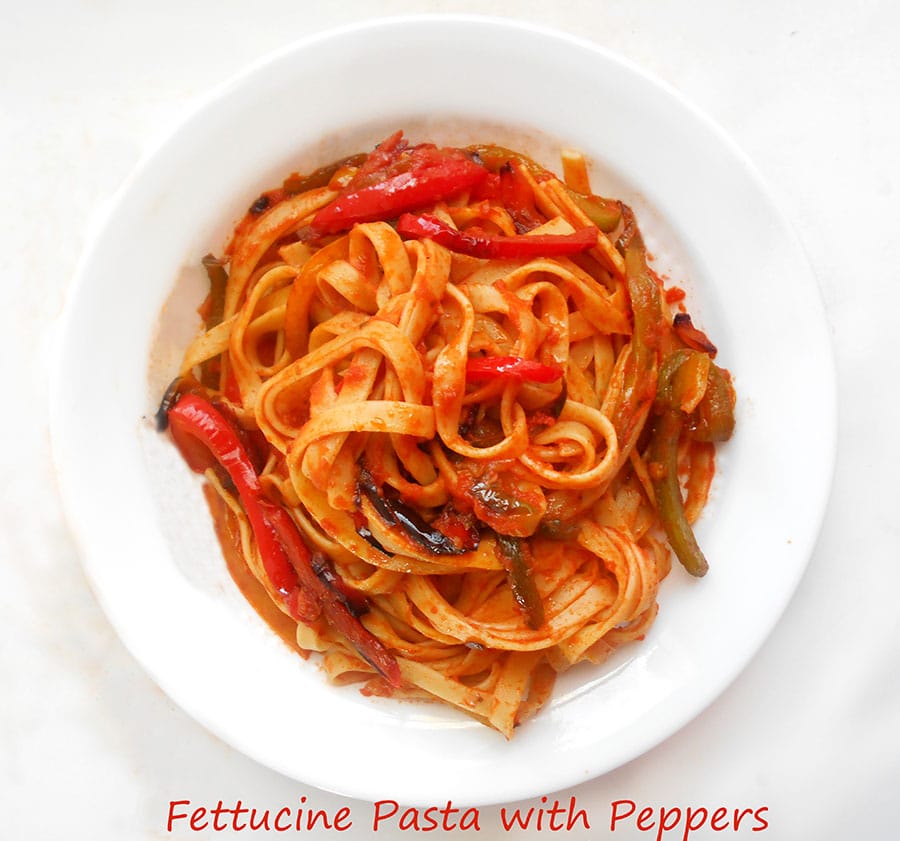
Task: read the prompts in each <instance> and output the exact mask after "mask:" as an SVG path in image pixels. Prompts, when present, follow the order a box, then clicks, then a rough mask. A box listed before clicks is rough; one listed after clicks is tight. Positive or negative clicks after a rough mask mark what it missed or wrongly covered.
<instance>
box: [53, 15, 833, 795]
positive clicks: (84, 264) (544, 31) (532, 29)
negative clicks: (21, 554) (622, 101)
mask: <svg viewBox="0 0 900 841" xmlns="http://www.w3.org/2000/svg"><path fill="white" fill-rule="evenodd" d="M442 23H455V24H477V25H479V26H485V25H487V26H494V27H500V28H503V29H510V28H511V29H517V30H520V31H523V32H527V33H530V34H531V35H533V36H537V37H539V38H550V39H553V40H558V41H559V40H561V41H564V42H567V43H569V44H570V45H573V46H576V47H578V48H580V49H583V50H586V51H588V52H591V53H594V54H596V55H599V56H601V57H602V58H603V59H604V60H606V61H609V62H611V63H613V64H616V65H618V66H620V67H621V68H623V69H625V70H626V71H628V72H629V73H631V74H633V75H635V76H637V77H639V78H640V79H641V80H642V82H645V83H648V84H650V85H652V86H654V87H656V88H658V89H660V90H661V91H662V92H664V93H665V94H666V95H667V96H668V97H669V98H672V99H673V100H674V101H675V102H676V103H677V104H678V106H679V107H680V108H682V109H685V110H686V111H687V112H689V113H690V114H691V116H692V118H693V119H695V120H697V121H698V122H699V123H701V124H702V125H704V126H705V128H706V129H707V130H708V131H711V132H712V133H713V134H714V135H715V138H716V140H717V141H718V143H720V144H722V145H724V146H725V147H726V148H727V150H728V152H729V154H730V155H731V156H732V157H733V158H734V159H735V160H736V161H737V162H739V163H740V165H741V167H742V168H743V170H744V172H745V173H746V174H747V175H748V176H749V177H750V179H751V181H752V183H753V185H754V187H755V188H756V190H758V191H759V193H760V195H761V196H762V197H763V199H764V200H765V203H766V205H767V206H768V207H769V209H770V210H771V211H772V212H773V214H774V217H775V219H776V221H777V227H778V228H779V230H780V231H781V233H782V234H784V235H785V236H786V237H787V239H788V241H789V245H790V246H791V247H792V248H794V249H796V250H797V252H798V255H799V256H800V258H801V259H802V263H803V265H804V267H805V269H806V275H807V278H806V279H807V281H808V286H809V289H808V290H807V291H812V292H813V293H814V296H815V299H816V305H817V310H818V312H817V313H816V315H817V316H818V318H817V320H818V321H819V323H820V327H825V328H826V330H824V331H823V336H822V338H824V340H825V342H824V346H825V348H826V349H827V351H828V353H827V359H826V360H825V367H827V369H828V371H827V376H826V377H825V379H826V380H827V383H828V386H829V393H828V394H826V395H823V400H822V405H824V406H826V407H827V409H826V410H824V411H823V412H822V421H823V423H822V428H821V430H820V432H821V433H822V437H823V439H825V440H827V441H828V442H829V443H828V446H827V447H826V448H825V449H826V450H827V452H825V453H824V455H825V457H826V459H827V464H826V469H825V474H826V475H827V480H826V481H823V482H822V484H821V486H820V488H819V499H818V500H817V502H816V504H815V505H814V506H813V507H814V508H815V510H816V512H817V517H816V518H815V519H814V521H811V522H810V523H808V524H807V527H806V529H805V535H804V537H805V538H806V544H807V546H806V548H805V550H804V551H803V555H804V558H805V559H804V561H803V563H801V564H798V565H797V567H796V568H795V570H794V572H795V574H794V578H793V581H792V584H791V586H790V587H789V588H786V589H785V591H784V593H783V599H782V602H781V604H780V605H779V606H778V607H777V609H776V610H775V612H774V615H775V619H774V620H773V621H772V622H770V623H769V625H768V627H767V629H766V630H765V632H764V633H762V634H761V635H759V637H758V638H757V639H756V641H755V644H754V645H753V646H752V647H751V648H752V650H750V651H749V653H748V654H747V656H746V657H744V658H739V659H740V662H738V663H735V664H733V667H732V668H731V669H730V670H729V672H728V674H727V675H726V676H725V677H724V678H720V679H719V680H718V681H717V682H716V686H715V687H714V689H713V691H711V692H709V693H707V695H706V697H705V700H704V701H703V702H702V703H699V704H696V705H695V708H694V709H693V710H692V711H689V712H687V713H686V714H684V715H682V716H681V717H679V718H677V719H676V720H675V722H672V721H669V722H668V723H667V724H666V725H665V726H662V727H660V728H659V730H660V732H659V733H655V734H654V735H653V736H651V737H650V738H648V739H647V740H645V741H646V744H644V745H643V746H642V747H641V748H640V749H639V750H638V751H636V752H634V753H633V754H632V755H631V756H630V757H629V759H626V760H624V761H625V762H627V761H631V760H632V759H635V758H637V757H638V756H640V755H642V754H643V753H645V752H647V751H649V750H651V749H653V748H654V747H656V746H657V745H659V744H660V743H661V742H662V741H664V740H665V739H667V738H668V737H670V736H671V735H673V734H674V733H676V732H678V731H679V730H680V729H682V728H683V727H684V726H685V725H686V724H687V723H688V722H690V721H691V720H693V719H694V718H696V717H697V716H699V715H701V714H702V713H703V711H704V710H706V709H707V708H708V707H709V705H710V704H711V703H713V701H715V699H716V698H717V697H718V696H719V695H720V694H721V693H722V692H724V691H725V690H726V689H727V688H728V687H729V686H730V685H731V684H732V683H733V682H734V680H735V679H736V678H737V677H738V675H739V674H740V673H741V672H742V671H743V670H744V669H745V668H746V667H747V666H748V665H749V663H750V662H751V661H752V659H753V658H754V657H755V656H756V654H757V653H758V651H759V650H760V649H761V648H762V646H763V645H764V644H765V643H766V641H767V640H768V639H769V637H770V636H771V634H772V633H773V631H774V629H775V627H776V626H777V624H778V622H779V620H780V618H781V616H782V615H783V613H784V611H785V609H786V608H787V606H788V604H789V603H790V600H791V599H792V598H793V596H794V594H795V592H796V589H797V586H798V584H799V582H800V580H801V578H802V577H803V575H804V574H805V572H806V570H807V568H808V566H809V563H810V560H811V558H812V556H813V553H814V551H815V543H816V541H817V539H818V536H819V534H820V532H821V528H822V524H823V521H824V517H825V514H826V509H827V503H828V499H829V496H830V493H831V489H832V484H833V477H834V470H835V464H836V457H837V450H836V442H837V421H838V404H837V372H836V366H835V360H834V347H833V343H832V342H831V341H830V337H829V336H828V335H827V318H826V314H825V308H824V304H823V301H822V294H821V289H820V288H819V285H818V282H817V279H816V276H815V273H814V271H813V268H812V265H811V263H810V261H809V259H808V258H807V255H806V253H805V249H804V247H803V243H802V241H801V240H800V238H799V236H798V235H797V233H796V231H795V229H794V227H793V225H792V224H791V222H790V220H789V219H788V217H787V216H786V215H785V214H784V213H783V211H782V209H781V207H780V205H779V203H778V201H776V198H775V195H774V193H773V191H772V190H771V188H770V187H769V185H768V184H767V182H766V181H765V180H764V179H763V178H762V176H761V174H760V173H759V171H758V170H757V168H756V166H755V165H754V164H753V162H752V161H751V160H750V158H749V157H748V156H747V155H746V154H745V153H744V151H743V150H742V149H741V148H740V147H739V145H738V144H737V143H736V142H735V141H734V140H733V138H732V137H731V136H730V135H729V134H727V133H726V132H725V131H724V130H723V129H722V127H721V126H720V125H719V124H718V123H717V122H715V121H714V120H713V119H712V118H711V117H710V116H709V115H708V114H707V113H706V112H704V111H702V110H701V109H699V108H698V107H696V106H695V105H694V104H693V103H692V102H691V101H690V100H688V99H687V98H686V97H685V96H684V95H683V94H682V93H681V92H680V91H678V90H677V89H676V88H674V87H673V86H672V85H670V84H669V83H667V82H666V81H664V80H662V79H660V78H659V77H657V76H655V75H654V74H652V73H650V72H648V71H647V70H646V69H644V68H643V67H640V66H639V65H637V64H636V63H634V62H632V61H631V60H630V59H628V58H625V57H623V56H621V55H619V54H617V53H615V52H613V51H611V50H609V49H608V48H605V47H603V46H600V45H598V44H595V43H593V42H591V41H589V40H586V39H584V38H581V37H580V36H577V35H573V34H571V33H568V32H563V31H559V30H555V29H552V28H549V27H545V26H539V25H536V24H532V23H526V22H522V21H514V20H509V19H504V18H498V17H496V16H488V15H473V14H464V15H460V14H450V15H445V14H424V15H398V16H388V17H379V18H373V19H369V20H364V21H359V22H355V23H352V24H348V25H345V26H340V27H334V28H330V29H327V30H324V31H322V32H318V33H314V34H312V35H310V36H307V37H305V38H302V39H299V40H297V41H294V42H292V43H290V44H287V45H284V46H282V47H281V48H279V49H277V50H274V51H272V52H270V53H268V54H267V55H265V56H262V57H260V58H258V59H256V60H255V61H253V62H251V63H249V64H248V65H247V66H246V67H244V69H242V70H241V71H239V72H238V73H236V74H234V75H233V76H231V77H230V78H229V79H227V80H225V81H224V82H223V83H221V84H219V85H217V86H216V87H215V88H213V89H212V90H211V91H210V92H209V93H208V94H207V95H205V96H202V97H200V98H199V99H198V100H197V101H196V102H195V103H193V104H192V105H191V107H190V108H189V110H188V113H187V114H186V115H185V116H184V117H182V119H180V120H179V121H177V122H176V124H175V125H174V126H173V127H172V128H171V129H170V130H169V131H167V132H165V134H164V136H163V137H162V138H161V139H160V140H159V141H157V142H155V143H152V144H151V146H150V148H149V149H148V151H147V152H146V153H145V154H144V155H143V156H142V157H141V160H140V161H139V162H138V164H137V165H136V166H135V167H134V168H133V169H132V171H131V173H130V174H129V176H128V177H127V178H126V179H125V180H124V181H123V183H122V185H121V186H120V188H119V189H118V190H117V191H116V193H115V195H114V196H113V198H112V199H111V200H110V201H109V202H108V204H107V208H106V211H107V212H106V214H105V215H104V216H103V218H102V219H101V220H100V221H99V223H98V224H95V225H94V226H93V229H92V230H90V231H89V232H88V234H87V241H86V243H85V246H84V248H83V250H82V258H81V260H80V262H79V266H78V270H77V271H76V273H75V276H74V278H73V280H72V282H71V284H70V286H69V288H68V289H67V291H66V300H65V304H64V307H63V311H62V313H61V315H60V318H59V321H58V325H57V326H58V329H57V331H56V335H55V339H56V341H55V342H54V344H55V347H54V348H53V352H52V359H53V364H52V369H51V375H50V379H49V389H50V404H49V405H50V413H49V417H50V431H51V451H52V456H53V464H54V475H55V477H56V480H57V485H58V487H59V496H60V498H61V500H62V503H63V510H64V514H65V520H66V523H67V525H68V527H69V531H70V533H71V534H72V535H73V537H74V539H75V543H76V545H77V547H78V554H79V557H80V559H81V562H82V566H83V568H84V569H85V571H86V573H87V578H88V581H89V583H90V586H91V589H92V591H93V592H94V594H95V597H96V598H97V599H98V602H99V603H100V605H101V608H102V609H103V611H104V613H105V614H106V616H107V617H108V618H109V619H110V622H111V624H112V625H113V627H114V629H115V631H116V633H117V635H118V636H119V638H120V639H121V640H122V642H123V644H124V645H125V646H126V648H127V649H128V650H129V651H130V652H131V653H132V655H133V656H135V658H136V660H137V661H138V662H139V663H140V665H141V667H142V669H143V670H144V671H145V672H146V673H148V674H149V675H150V677H151V678H152V679H153V680H154V682H155V683H157V685H159V686H161V687H162V688H163V689H164V691H165V692H166V694H167V695H168V696H169V697H170V698H172V700H173V701H174V702H175V703H176V704H177V705H178V706H179V707H181V708H182V709H184V710H185V711H187V712H188V713H189V715H191V717H193V718H194V719H195V720H196V721H197V722H198V723H200V724H201V725H202V726H203V727H204V728H206V729H207V730H210V731H211V732H213V733H215V734H216V735H217V736H218V737H219V738H222V739H223V740H224V741H226V742H227V743H229V744H232V745H234V746H235V747H237V748H238V749H239V750H241V751H242V752H243V753H245V754H247V755H248V756H251V757H253V758H254V759H256V760H257V761H261V762H264V763H265V764H267V765H269V766H270V767H273V768H275V769H276V770H279V771H280V772H281V773H285V774H287V775H288V776H291V777H294V778H297V777H296V774H294V773H291V772H289V771H287V770H285V769H283V768H278V767H277V765H273V764H272V763H271V762H269V761H267V760H265V759H260V758H259V757H258V756H257V755H256V754H255V753H254V752H253V750H252V746H243V745H241V744H239V742H240V740H239V739H236V738H235V736H234V734H222V733H221V732H219V731H218V730H217V728H216V727H215V726H214V725H213V724H211V723H210V721H209V720H208V717H207V716H206V715H205V714H204V712H203V711H202V710H195V709H193V708H192V706H191V704H190V703H189V702H186V701H185V699H183V698H180V697H176V695H177V693H175V694H173V692H172V690H171V689H170V687H169V686H168V685H167V683H168V682H167V681H165V680H164V679H163V678H161V676H159V675H158V674H156V673H155V672H154V671H152V670H150V669H149V668H148V667H147V665H146V663H145V661H144V659H143V658H142V657H141V656H140V655H139V654H138V653H137V651H136V650H135V647H134V641H133V640H132V639H130V638H129V635H128V634H127V633H126V631H125V630H124V629H123V628H122V627H120V625H119V624H118V623H117V622H115V621H114V620H113V619H112V616H113V615H114V614H115V610H114V609H113V608H112V607H111V606H110V605H108V604H107V603H106V599H105V596H104V593H103V588H102V586H99V585H98V582H97V581H96V579H95V572H96V570H95V568H94V561H93V559H92V558H91V557H90V552H89V550H88V545H89V544H90V538H89V537H87V536H86V535H84V534H83V533H82V525H83V524H81V523H79V522H77V516H76V515H75V514H74V513H73V505H72V496H71V495H72V493H73V492H77V490H76V488H75V487H74V486H73V477H72V476H71V473H70V471H69V465H68V463H67V454H66V453H67V448H68V445H69V443H70V442H68V441H67V433H66V431H65V429H64V427H65V422H64V418H65V415H66V412H67V411H68V409H67V408H66V407H64V406H62V405H60V402H59V401H60V399H61V397H62V394H63V389H62V388H61V387H60V380H61V379H62V378H63V377H64V376H65V369H66V367H67V361H66V360H65V359H64V355H65V352H66V339H67V337H68V336H69V334H70V332H71V331H72V330H74V329H77V325H74V324H73V323H72V319H73V318H74V309H75V305H74V304H73V303H72V302H73V301H75V300H76V299H77V298H78V297H79V295H81V294H83V289H84V287H85V286H86V284H87V283H88V280H89V277H90V267H91V262H92V260H93V259H94V258H95V254H96V251H97V250H98V249H99V248H100V247H101V244H102V240H103V237H104V235H105V233H106V232H107V230H108V228H109V224H110V219H111V218H112V216H113V215H114V214H115V212H116V211H117V210H119V209H120V208H121V207H122V206H123V205H124V204H125V203H126V202H127V200H128V196H129V194H130V192H131V191H132V189H133V187H134V184H135V183H136V182H140V180H141V179H142V178H143V177H144V175H145V173H146V172H147V171H148V169H149V168H151V167H152V165H153V163H154V161H155V160H156V159H157V157H158V156H159V155H160V154H162V153H163V151H164V150H165V149H166V148H168V146H169V145H170V144H171V143H174V142H177V139H178V137H179V136H180V135H181V133H182V132H183V131H184V130H185V129H186V128H187V127H188V126H190V125H191V124H192V123H193V121H195V120H197V119H200V118H201V117H202V115H203V113H204V112H206V111H207V110H208V109H210V108H211V107H215V106H216V105H217V104H218V103H220V102H222V101H223V100H226V99H227V98H228V96H229V95H230V93H231V92H232V91H233V90H234V89H235V88H236V87H239V86H241V85H243V84H246V83H247V82H248V80H250V79H252V78H253V77H254V76H255V75H256V74H257V73H258V72H260V71H261V70H263V69H264V68H266V67H270V66H272V65H274V64H276V63H278V62H279V61H281V60H282V59H283V58H284V57H286V56H290V55H293V54H295V53H297V52H299V51H302V50H305V49H307V48H308V47H309V46H311V45H314V44H317V43H321V42H327V41H332V40H335V39H340V38H342V37H344V36H346V35H347V34H349V33H357V32H359V31H371V30H376V29H392V28H396V27H398V26H400V27H404V26H410V25H412V26H419V25H422V24H426V25H428V26H432V25H440V24H442ZM76 484H77V483H76ZM137 647H138V648H139V646H137ZM319 677H320V676H319ZM320 679H321V677H320ZM621 764H623V763H621V762H620V763H616V764H615V765H614V766H612V767H611V768H606V769H605V770H601V771H599V772H597V773H592V772H591V771H590V770H588V773H587V774H585V773H584V772H581V771H580V770H578V769H572V770H570V772H569V773H568V774H567V775H559V774H557V775H555V777H554V779H555V780H557V782H554V783H552V787H553V789H554V790H558V789H560V788H562V787H568V786H571V785H575V784H577V783H579V782H583V781H585V780H586V779H589V778H591V777H594V776H598V775H602V774H605V773H608V772H609V771H612V770H613V769H614V768H615V767H619V766H620V765H621ZM304 782H307V783H308V784H310V785H314V786H318V787H322V788H326V789H327V790H331V791H336V792H337V793H340V794H345V795H347V796H351V797H356V798H362V799H367V795H366V794H365V793H364V792H361V791H360V790H359V789H358V788H354V787H349V788H348V789H346V790H342V789H341V787H340V786H335V785H325V786H323V785H321V783H320V782H317V781H315V780H310V779H308V778H306V779H304ZM543 791H545V789H544V788H542V787H541V786H537V787H532V788H531V789H522V787H521V786H518V787H516V786H513V787H510V786H507V787H505V788H502V787H501V788H500V789H498V790H497V792H496V793H495V794H492V795H489V796H488V798H487V799H483V798H479V797H478V796H471V797H469V798H468V799H467V800H466V802H467V803H471V804H472V805H488V804H494V803H502V802H508V801H509V800H511V799H520V798H522V797H525V796H529V794H537V793H539V792H543ZM369 799H371V798H369ZM408 800H409V802H416V801H420V802H424V801H423V800H422V798H421V797H420V796H418V795H415V796H413V797H412V798H409V799H408ZM404 802H407V801H404Z"/></svg>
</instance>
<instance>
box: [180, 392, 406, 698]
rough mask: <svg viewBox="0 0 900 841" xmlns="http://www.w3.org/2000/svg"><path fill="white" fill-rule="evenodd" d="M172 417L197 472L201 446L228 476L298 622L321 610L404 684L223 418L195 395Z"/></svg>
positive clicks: (366, 656)
mask: <svg viewBox="0 0 900 841" xmlns="http://www.w3.org/2000/svg"><path fill="white" fill-rule="evenodd" d="M168 417H169V426H170V428H171V430H172V435H173V437H174V439H175V443H176V444H177V445H178V447H179V449H180V450H181V452H182V454H183V455H184V456H185V460H186V461H187V462H188V464H189V465H190V466H191V468H192V469H193V470H196V471H197V472H202V471H203V469H204V467H205V466H207V465H205V464H204V459H203V458H202V457H201V455H200V453H201V448H202V449H204V450H207V451H208V452H209V453H211V454H212V456H213V457H215V459H216V461H218V463H219V464H220V465H221V466H222V467H223V468H224V469H225V470H226V472H227V473H228V475H229V477H230V478H231V481H232V482H233V483H234V486H235V488H236V489H237V492H238V496H239V497H240V500H241V504H242V505H243V507H244V511H246V512H247V518H248V519H249V521H250V526H251V528H252V530H253V536H254V538H255V539H256V545H257V547H258V548H259V554H260V557H261V558H262V562H263V567H264V568H265V571H266V575H267V576H268V577H269V580H270V581H271V583H272V586H273V587H274V588H275V589H276V590H277V591H278V593H280V594H281V596H282V598H283V599H284V601H285V603H286V604H287V605H288V607H289V609H290V611H291V614H292V615H293V616H294V618H295V619H296V620H298V621H302V622H311V621H314V620H315V619H316V618H318V615H319V613H320V611H321V613H324V615H325V618H326V619H327V620H328V621H329V623H330V624H331V625H332V626H333V627H334V628H335V629H336V630H338V631H339V632H340V633H342V634H343V635H344V636H345V637H346V638H347V639H348V640H349V641H350V643H351V644H352V645H353V646H354V647H355V648H356V650H357V651H358V652H359V654H360V655H361V656H362V657H363V658H364V659H365V660H367V661H368V662H369V663H370V664H371V665H372V666H373V667H374V668H376V669H377V670H378V671H379V672H381V674H382V675H383V676H384V677H385V678H386V679H387V680H388V682H389V683H391V685H393V686H400V684H401V683H402V677H401V675H400V668H399V666H398V665H397V661H396V660H395V659H394V657H393V656H392V655H391V654H390V652H388V650H387V649H386V648H385V647H384V646H383V645H382V643H381V642H380V641H379V640H378V639H377V638H376V637H374V636H373V635H372V634H371V633H369V631H367V630H366V628H365V627H363V625H362V623H360V622H359V620H358V619H356V617H355V616H354V615H353V614H352V613H351V612H350V610H349V609H348V607H347V604H346V600H345V599H343V598H342V595H341V594H340V593H338V592H337V591H336V590H335V589H334V588H331V587H329V586H328V585H327V583H326V582H325V581H324V580H323V579H322V577H321V576H319V575H318V574H317V573H316V571H315V569H314V567H313V562H312V559H311V556H310V552H309V549H308V548H307V547H306V544H305V543H304V542H303V538H302V537H301V536H300V533H299V532H298V530H297V527H296V525H295V524H294V521H293V520H292V519H291V517H290V515H289V514H288V513H287V511H285V510H284V509H283V508H281V507H279V506H278V505H275V504H274V503H272V502H270V501H269V500H268V499H266V498H265V496H264V494H263V490H262V487H261V485H260V483H259V476H258V475H257V473H256V470H255V469H254V468H253V464H252V462H251V460H250V457H249V455H248V454H247V451H246V450H245V449H244V446H243V444H242V443H241V440H240V437H239V436H238V434H237V432H236V431H235V429H234V428H233V427H232V426H231V424H229V423H228V421H227V420H226V419H225V417H224V416H223V415H222V414H221V413H220V412H219V411H218V410H217V409H216V408H215V407H214V406H213V405H212V404H211V403H210V402H209V401H208V400H205V399H204V398H202V397H200V396H198V395H196V394H184V395H182V396H181V397H180V398H179V399H178V401H177V402H176V403H174V405H172V406H171V407H170V408H169V410H168Z"/></svg>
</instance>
